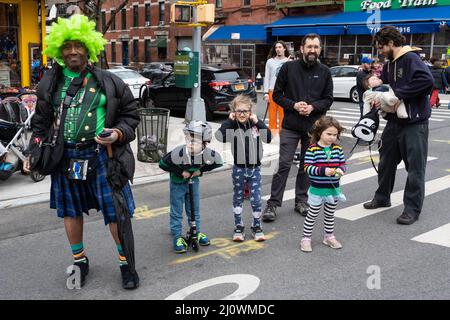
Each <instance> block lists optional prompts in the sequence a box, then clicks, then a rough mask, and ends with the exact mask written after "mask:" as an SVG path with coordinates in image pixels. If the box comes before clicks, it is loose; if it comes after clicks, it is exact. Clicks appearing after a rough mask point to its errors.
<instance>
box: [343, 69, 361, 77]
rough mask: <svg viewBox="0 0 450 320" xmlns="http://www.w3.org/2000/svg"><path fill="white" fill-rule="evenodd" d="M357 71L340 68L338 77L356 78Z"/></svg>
mask: <svg viewBox="0 0 450 320" xmlns="http://www.w3.org/2000/svg"><path fill="white" fill-rule="evenodd" d="M357 73H358V70H356V69H355V68H342V69H341V71H340V72H339V77H356V74H357Z"/></svg>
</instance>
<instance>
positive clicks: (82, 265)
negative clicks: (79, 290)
mask: <svg viewBox="0 0 450 320" xmlns="http://www.w3.org/2000/svg"><path fill="white" fill-rule="evenodd" d="M73 265H74V266H77V267H78V268H79V269H80V286H81V287H83V286H84V285H85V284H86V276H87V275H88V274H89V259H88V257H86V262H75V263H74V264H73ZM74 273H75V270H73V271H72V273H71V274H70V276H69V277H71V276H73V275H74Z"/></svg>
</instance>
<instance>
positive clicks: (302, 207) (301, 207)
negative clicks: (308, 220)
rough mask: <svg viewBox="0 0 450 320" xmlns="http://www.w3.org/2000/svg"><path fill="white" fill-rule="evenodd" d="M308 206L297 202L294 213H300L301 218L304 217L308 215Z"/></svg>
mask: <svg viewBox="0 0 450 320" xmlns="http://www.w3.org/2000/svg"><path fill="white" fill-rule="evenodd" d="M308 209H309V205H308V204H307V203H306V202H297V203H296V204H295V207H294V211H295V212H298V213H300V215H301V216H303V217H306V215H307V214H308Z"/></svg>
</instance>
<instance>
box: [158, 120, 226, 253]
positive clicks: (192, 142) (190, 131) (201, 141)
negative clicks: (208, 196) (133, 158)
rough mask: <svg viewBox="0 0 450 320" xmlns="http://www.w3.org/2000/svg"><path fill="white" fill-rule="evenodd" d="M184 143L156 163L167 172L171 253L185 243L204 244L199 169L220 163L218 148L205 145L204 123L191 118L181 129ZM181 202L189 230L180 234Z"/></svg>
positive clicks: (207, 137) (208, 128)
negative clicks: (184, 234) (168, 176)
mask: <svg viewBox="0 0 450 320" xmlns="http://www.w3.org/2000/svg"><path fill="white" fill-rule="evenodd" d="M183 132H184V135H185V138H186V144H185V145H181V146H178V147H175V148H174V149H173V150H172V151H170V152H169V153H167V154H166V155H165V156H164V157H163V158H162V159H161V161H160V162H159V167H160V168H161V169H163V170H164V171H168V172H170V231H171V233H172V236H173V249H174V251H175V253H185V252H186V251H187V249H188V247H189V246H191V247H192V248H193V249H194V250H195V251H197V250H198V245H201V246H208V245H209V244H210V241H209V239H208V236H207V235H206V234H204V233H201V232H200V230H201V229H200V181H199V177H200V176H202V174H203V172H207V171H211V170H214V169H216V168H219V167H221V166H222V165H223V161H222V157H221V156H220V154H219V153H218V152H215V151H214V150H212V149H209V148H207V147H206V146H207V144H208V143H209V142H211V139H212V128H211V126H210V125H209V124H208V123H205V122H203V121H198V120H193V121H191V122H189V123H188V124H187V125H186V127H185V128H184V129H183ZM183 206H185V208H186V215H187V218H188V221H189V227H190V229H189V232H188V234H187V236H186V238H183V237H182V229H183V226H182V222H183Z"/></svg>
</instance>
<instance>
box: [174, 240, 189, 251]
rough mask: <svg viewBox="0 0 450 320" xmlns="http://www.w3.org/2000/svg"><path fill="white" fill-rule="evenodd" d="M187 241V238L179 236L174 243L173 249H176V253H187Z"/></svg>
mask: <svg viewBox="0 0 450 320" xmlns="http://www.w3.org/2000/svg"><path fill="white" fill-rule="evenodd" d="M187 247H188V245H187V243H186V240H184V238H183V237H178V238H177V239H176V240H175V242H174V245H173V249H174V250H175V253H185V252H186V251H187Z"/></svg>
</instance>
